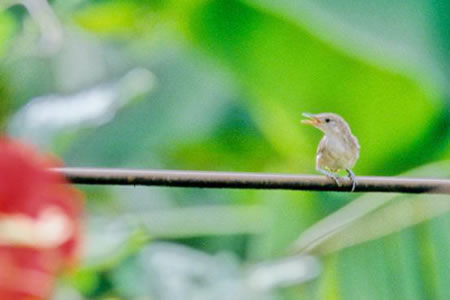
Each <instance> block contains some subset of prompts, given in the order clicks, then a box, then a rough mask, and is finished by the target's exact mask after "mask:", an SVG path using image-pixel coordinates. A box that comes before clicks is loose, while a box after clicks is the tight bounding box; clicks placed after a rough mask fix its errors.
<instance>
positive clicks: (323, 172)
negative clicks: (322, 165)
mask: <svg viewBox="0 0 450 300" xmlns="http://www.w3.org/2000/svg"><path fill="white" fill-rule="evenodd" d="M317 171H319V172H320V173H322V174H323V175H325V176H327V177H328V178H331V179H333V180H334V182H336V185H337V186H338V187H341V183H340V182H339V178H338V177H337V176H336V175H335V174H333V173H331V172H329V171H327V170H324V169H317Z"/></svg>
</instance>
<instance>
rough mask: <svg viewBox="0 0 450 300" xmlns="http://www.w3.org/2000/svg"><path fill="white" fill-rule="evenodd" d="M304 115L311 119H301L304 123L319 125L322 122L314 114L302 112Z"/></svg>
mask: <svg viewBox="0 0 450 300" xmlns="http://www.w3.org/2000/svg"><path fill="white" fill-rule="evenodd" d="M302 115H303V116H304V117H307V118H309V120H301V122H302V124H307V125H312V126H317V125H319V124H320V120H319V119H317V118H316V117H315V116H314V115H313V114H309V113H302Z"/></svg>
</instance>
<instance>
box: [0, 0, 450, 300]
mask: <svg viewBox="0 0 450 300" xmlns="http://www.w3.org/2000/svg"><path fill="white" fill-rule="evenodd" d="M449 3H450V2H448V1H445V0H434V1H424V0H403V1H386V0H379V1H372V0H358V1H350V0H343V1H327V0H315V1H313V0H302V1H295V0H278V1H275V0H272V1H271V0H259V1H254V0H176V1H175V0H91V1H87V0H53V1H49V2H47V1H46V0H2V1H1V2H0V122H1V128H2V130H3V131H4V132H5V133H7V134H8V135H11V136H13V137H15V138H18V139H21V140H23V141H26V142H28V143H32V144H34V145H35V146H36V147H37V148H38V149H40V150H41V151H45V152H50V153H52V154H54V155H56V156H58V157H60V158H61V160H62V161H64V164H66V165H67V166H78V167H83V166H86V167H124V168H125V167H126V168H154V169H180V170H182V169H190V170H218V171H250V172H270V173H292V174H298V173H314V156H315V150H316V146H317V144H318V142H319V140H320V138H321V133H320V132H319V131H317V130H314V129H312V128H309V127H307V126H302V125H300V123H299V120H300V119H301V112H312V113H316V112H324V111H330V112H336V113H338V114H340V115H342V116H343V117H344V118H345V119H346V120H347V121H348V122H349V123H350V125H351V127H352V129H353V132H354V134H355V135H356V136H357V137H358V138H359V141H360V144H361V157H360V160H359V162H358V163H357V165H356V167H355V170H354V171H355V172H356V174H358V175H400V174H403V173H405V174H406V175H405V176H417V177H433V178H449V177H450V163H449V161H448V160H449V159H450V143H449V141H450V131H449V124H450V109H449V107H450V17H449V15H448V12H450V4H449ZM80 188H81V189H82V190H83V192H84V193H85V195H86V199H87V201H86V205H87V209H86V215H85V217H84V235H83V237H84V246H83V256H82V260H81V262H80V265H79V267H78V268H77V269H76V270H74V271H73V272H72V273H70V274H67V275H65V276H63V277H62V278H61V280H60V282H59V284H58V288H57V290H56V291H55V296H54V298H55V299H140V300H142V299H163V300H166V299H450V285H448V278H449V277H450V215H449V214H448V213H447V212H448V211H449V210H450V203H447V202H450V201H449V199H448V196H447V198H446V197H444V196H429V195H428V196H427V195H418V196H408V195H396V194H388V195H379V194H367V195H364V194H357V193H355V194H345V193H326V192H322V193H313V192H292V191H291V192H288V191H252V190H247V191H239V190H200V189H182V188H148V187H134V188H133V187H112V186H102V187H86V186H81V187H80ZM352 203H354V204H353V206H352ZM355 203H356V204H358V205H355ZM296 240H297V242H296V243H294V241H296ZM293 243H294V245H297V246H298V245H300V246H305V245H307V246H308V245H309V246H311V245H312V246H311V249H309V250H308V255H309V256H303V255H300V256H296V257H294V258H290V255H291V254H292V251H291V250H289V249H292V245H293ZM295 247H296V246H294V249H295ZM295 252H296V251H294V253H295ZM286 260H287V261H286Z"/></svg>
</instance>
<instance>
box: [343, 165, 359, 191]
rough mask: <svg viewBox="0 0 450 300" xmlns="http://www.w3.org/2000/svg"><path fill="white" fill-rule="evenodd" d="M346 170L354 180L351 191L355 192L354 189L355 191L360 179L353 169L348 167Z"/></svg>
mask: <svg viewBox="0 0 450 300" xmlns="http://www.w3.org/2000/svg"><path fill="white" fill-rule="evenodd" d="M346 171H347V173H348V177H349V178H350V180H351V181H352V190H351V192H353V191H355V188H356V185H357V184H358V180H357V179H356V176H355V173H353V171H352V170H350V169H346Z"/></svg>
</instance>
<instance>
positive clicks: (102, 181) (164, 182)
mask: <svg viewBox="0 0 450 300" xmlns="http://www.w3.org/2000/svg"><path fill="white" fill-rule="evenodd" d="M51 171H52V172H56V173H60V174H62V175H64V176H65V177H66V178H67V179H68V180H69V181H70V182H72V183H74V184H89V185H133V186H135V185H146V186H166V187H197V188H235V189H280V190H308V191H340V192H349V191H350V190H351V181H350V180H349V179H348V178H341V179H340V182H341V183H342V184H341V186H340V187H338V186H337V185H336V184H335V183H334V181H333V180H331V179H329V178H327V177H325V176H313V175H291V174H267V173H238V172H208V171H178V170H131V169H108V168H56V169H52V170H51ZM357 180H358V184H357V186H356V189H355V192H397V193H435V194H450V179H428V178H406V177H378V176H371V177H366V176H364V177H357Z"/></svg>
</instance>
